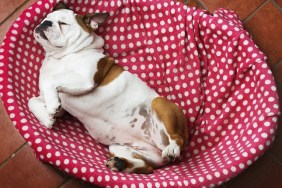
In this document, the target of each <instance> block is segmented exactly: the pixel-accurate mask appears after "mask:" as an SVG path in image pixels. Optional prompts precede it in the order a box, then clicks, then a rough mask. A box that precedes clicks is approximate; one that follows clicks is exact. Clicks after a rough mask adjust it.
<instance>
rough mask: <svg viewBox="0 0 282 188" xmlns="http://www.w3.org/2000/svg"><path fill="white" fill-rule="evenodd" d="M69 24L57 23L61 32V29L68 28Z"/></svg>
mask: <svg viewBox="0 0 282 188" xmlns="http://www.w3.org/2000/svg"><path fill="white" fill-rule="evenodd" d="M68 25H69V24H67V23H65V22H62V21H59V26H60V29H61V30H62V29H63V27H65V26H68Z"/></svg>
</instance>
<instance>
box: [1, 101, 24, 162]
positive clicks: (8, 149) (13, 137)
mask: <svg viewBox="0 0 282 188" xmlns="http://www.w3.org/2000/svg"><path fill="white" fill-rule="evenodd" d="M0 119H1V121H0V164H2V163H3V162H4V161H5V160H7V159H8V158H9V157H10V156H11V155H12V154H13V153H14V152H15V151H16V150H17V149H18V148H20V147H21V146H22V145H23V144H24V143H25V141H24V139H23V138H22V136H21V135H20V134H19V132H18V131H17V129H16V128H15V127H14V125H13V124H12V122H11V121H10V119H9V117H8V115H7V113H6V110H5V108H4V106H3V104H2V100H1V99H0Z"/></svg>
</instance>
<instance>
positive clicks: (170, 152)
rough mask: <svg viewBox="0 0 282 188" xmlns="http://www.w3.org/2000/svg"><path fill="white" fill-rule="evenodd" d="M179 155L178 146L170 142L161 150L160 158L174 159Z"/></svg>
mask: <svg viewBox="0 0 282 188" xmlns="http://www.w3.org/2000/svg"><path fill="white" fill-rule="evenodd" d="M179 156H180V147H179V146H178V145H177V144H175V143H170V144H169V145H168V146H167V147H166V148H165V149H164V150H163V151H162V158H163V159H164V160H166V161H169V162H171V161H174V160H175V159H177V158H178V157H179Z"/></svg>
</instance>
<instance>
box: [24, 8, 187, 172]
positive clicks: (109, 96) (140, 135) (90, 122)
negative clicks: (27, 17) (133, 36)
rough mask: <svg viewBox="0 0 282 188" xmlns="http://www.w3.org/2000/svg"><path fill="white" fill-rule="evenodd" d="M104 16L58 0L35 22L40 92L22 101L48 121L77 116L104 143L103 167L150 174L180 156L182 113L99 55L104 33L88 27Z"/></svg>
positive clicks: (43, 121)
mask: <svg viewBox="0 0 282 188" xmlns="http://www.w3.org/2000/svg"><path fill="white" fill-rule="evenodd" d="M108 15H109V14H108V13H95V14H87V15H84V16H82V15H78V14H75V13H74V12H73V11H72V10H69V9H68V8H67V7H66V6H65V5H64V4H63V3H58V4H57V5H56V6H55V7H54V9H53V11H52V12H51V13H49V14H48V15H47V17H46V18H45V19H44V20H43V21H42V22H41V23H40V24H39V25H38V26H37V27H36V28H35V30H34V37H35V39H36V41H37V42H38V43H39V44H41V46H42V47H43V48H44V50H45V52H46V53H45V59H44V60H43V62H42V66H41V68H40V76H39V91H40V95H39V96H38V97H32V98H30V100H29V102H28V106H29V109H30V110H31V112H32V113H33V114H34V115H35V117H36V118H37V119H38V120H39V121H40V122H41V124H43V125H44V126H45V127H47V128H52V126H53V125H54V123H55V120H56V118H58V117H59V116H60V115H62V113H63V111H67V112H69V113H70V114H71V115H73V116H75V117H76V118H78V120H80V121H81V122H82V123H83V124H84V126H85V127H86V129H87V130H88V131H89V134H90V135H91V136H92V137H93V138H94V139H96V140H97V141H98V142H100V143H102V144H104V145H108V146H109V152H110V156H111V157H110V158H109V159H108V160H107V161H106V166H107V167H108V168H109V169H111V170H113V171H121V172H127V173H153V170H154V169H155V168H158V167H161V166H163V165H165V164H167V163H169V162H172V161H174V160H176V159H179V157H180V152H181V151H182V150H184V149H185V147H186V145H187V140H188V129H187V125H186V118H185V116H184V114H183V112H182V110H181V109H180V108H179V107H178V106H177V105H176V104H174V103H172V102H171V101H169V100H168V99H166V98H165V97H162V96H160V95H159V94H157V93H156V92H155V91H154V90H153V89H151V88H150V87H148V86H147V85H146V83H144V82H143V81H142V80H141V79H139V78H138V76H136V75H134V74H131V73H129V72H128V71H125V70H124V69H123V68H122V67H121V66H119V65H118V64H116V63H115V61H114V59H113V58H111V57H107V56H105V55H104V54H103V52H104V50H103V45H104V40H103V39H102V38H101V37H100V36H98V35H97V34H95V32H94V31H95V30H96V29H98V27H99V26H100V25H101V24H103V23H104V22H105V20H106V19H107V17H108Z"/></svg>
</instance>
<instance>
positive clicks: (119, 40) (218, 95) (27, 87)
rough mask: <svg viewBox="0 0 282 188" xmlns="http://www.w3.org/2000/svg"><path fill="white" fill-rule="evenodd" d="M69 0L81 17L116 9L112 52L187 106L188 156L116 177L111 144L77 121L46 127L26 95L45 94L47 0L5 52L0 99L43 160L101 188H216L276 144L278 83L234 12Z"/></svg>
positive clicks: (104, 32)
mask: <svg viewBox="0 0 282 188" xmlns="http://www.w3.org/2000/svg"><path fill="white" fill-rule="evenodd" d="M65 2H66V3H67V4H68V6H70V7H71V8H72V9H73V10H74V11H75V12H77V13H79V14H86V13H92V12H104V11H107V12H109V13H110V17H109V18H108V20H107V22H106V23H105V24H104V25H103V27H101V28H100V29H99V31H98V34H100V35H101V36H102V37H103V38H104V39H105V42H106V44H105V52H106V54H107V55H110V56H113V57H115V59H116V60H117V62H118V63H119V64H120V65H122V66H123V67H125V68H126V69H127V70H128V71H130V72H132V73H135V74H137V75H138V76H139V77H140V78H141V79H143V80H144V81H146V82H147V83H148V85H149V86H150V87H152V88H154V89H155V90H156V91H157V92H158V93H159V94H161V95H163V96H166V97H168V98H169V99H170V100H172V101H174V102H176V103H177V104H178V105H179V106H180V107H181V108H182V109H183V111H184V112H185V115H186V116H187V119H188V126H189V128H190V135H191V137H190V144H189V149H188V150H187V151H186V152H184V153H183V159H182V160H181V162H176V163H174V164H171V165H168V166H166V167H163V168H160V169H158V170H156V171H155V172H154V173H153V174H151V175H136V174H125V173H116V172H112V171H109V170H108V169H107V168H106V167H105V161H106V160H107V158H108V149H107V147H105V146H103V145H100V144H98V143H96V142H95V140H93V139H92V138H91V137H90V136H89V134H88V133H87V132H86V131H85V129H84V128H83V126H82V125H81V124H80V123H79V122H78V121H77V120H76V119H75V118H73V117H71V116H68V115H66V116H64V117H63V118H61V119H59V120H58V121H57V124H56V126H55V128H54V129H52V130H48V129H45V128H44V127H43V126H41V125H40V124H39V122H38V121H37V119H35V118H34V116H33V115H32V114H31V113H30V111H29V109H28V107H27V101H28V99H29V98H30V97H32V96H36V95H38V71H39V68H40V66H41V61H42V59H43V57H44V51H43V49H42V48H41V47H40V46H39V44H38V43H36V42H35V40H34V39H33V35H32V32H33V30H34V28H35V26H36V25H38V24H39V23H40V21H41V20H42V19H43V18H44V17H45V16H46V14H47V13H49V12H50V11H51V10H52V7H53V6H54V5H55V4H56V1H54V0H47V1H38V2H36V3H35V4H34V5H32V6H31V7H30V8H28V9H27V10H25V11H24V12H23V13H22V15H21V16H20V17H19V18H18V19H17V20H16V21H15V23H14V24H13V25H12V27H11V29H10V30H9V32H8V33H7V36H6V38H5V40H4V43H3V45H2V48H1V51H0V52H1V54H0V94H1V97H2V100H3V102H4V105H5V107H6V109H7V112H8V114H9V116H10V118H11V120H12V121H13V123H14V124H15V126H16V128H17V129H18V130H19V132H20V133H21V135H22V136H23V137H24V138H25V139H26V140H27V141H28V143H29V144H30V145H31V147H32V148H33V149H34V151H35V153H36V156H37V157H38V158H39V159H40V160H42V161H44V162H47V163H50V164H52V165H54V166H56V167H57V168H59V169H61V170H62V171H64V172H67V173H69V174H71V175H73V176H75V177H78V178H81V179H83V180H85V181H88V182H91V183H93V184H96V185H100V186H108V187H186V186H187V187H212V186H216V185H218V184H221V183H223V182H224V181H226V180H228V179H230V178H231V177H234V176H235V175H237V174H239V173H240V172H242V171H243V170H244V169H246V168H247V167H248V166H250V165H251V164H252V163H253V162H254V161H255V160H256V159H257V158H258V157H259V156H260V155H261V154H262V153H263V152H264V151H265V150H266V149H268V148H269V146H270V145H271V143H272V141H273V139H274V134H275V131H276V125H277V116H278V114H279V105H278V97H277V94H276V87H275V83H274V80H273V77H272V74H271V72H270V70H269V68H268V65H267V63H266V61H265V60H266V58H265V56H264V55H263V54H262V53H261V52H260V51H259V49H258V47H257V46H256V45H255V44H254V43H253V41H252V40H251V39H250V36H249V34H248V33H247V32H246V31H245V30H244V29H243V27H242V23H241V22H240V20H239V19H238V17H237V15H236V14H234V12H232V11H227V10H224V9H220V10H218V11H216V12H215V13H214V14H209V13H208V12H206V11H204V10H196V9H194V8H192V7H187V6H185V5H183V4H181V3H176V2H174V1H170V0H162V1H157V0H153V1H149V0H130V1H125V0H123V1H122V0H116V1H108V0H99V1H98V0H96V1H88V0H85V1H82V0H78V1H74V0H70V1H65ZM129 100H130V99H129Z"/></svg>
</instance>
